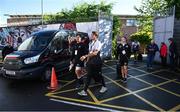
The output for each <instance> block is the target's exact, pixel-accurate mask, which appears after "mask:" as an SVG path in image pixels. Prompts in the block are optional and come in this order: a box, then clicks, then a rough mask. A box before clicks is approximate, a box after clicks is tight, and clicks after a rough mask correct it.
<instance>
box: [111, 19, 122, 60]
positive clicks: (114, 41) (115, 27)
mask: <svg viewBox="0 0 180 112" xmlns="http://www.w3.org/2000/svg"><path fill="white" fill-rule="evenodd" d="M121 26H122V24H121V21H120V19H119V17H118V16H114V17H113V36H112V57H113V58H115V59H117V50H116V48H117V37H118V36H120V33H121V32H120V28H121Z"/></svg>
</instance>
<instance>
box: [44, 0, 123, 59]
mask: <svg viewBox="0 0 180 112" xmlns="http://www.w3.org/2000/svg"><path fill="white" fill-rule="evenodd" d="M112 7H113V3H109V4H106V3H105V1H101V2H100V4H95V2H94V3H92V4H88V3H86V2H83V3H80V4H78V5H76V6H74V7H73V8H72V10H67V9H63V10H61V12H58V13H57V14H55V15H51V14H47V15H45V16H44V19H45V21H46V23H56V22H66V21H71V22H91V21H98V13H99V11H102V12H106V13H107V14H110V13H111V10H112ZM120 27H121V24H120V20H119V17H118V16H114V19H113V42H112V54H113V57H115V54H116V46H117V45H116V44H117V42H116V37H117V35H119V34H120Z"/></svg>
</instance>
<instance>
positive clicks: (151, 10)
mask: <svg viewBox="0 0 180 112" xmlns="http://www.w3.org/2000/svg"><path fill="white" fill-rule="evenodd" d="M135 10H136V11H137V12H138V13H139V17H138V21H139V28H140V31H143V32H147V33H150V32H151V33H152V25H153V17H154V16H155V15H164V14H165V13H166V11H167V2H166V1H165V0H143V1H142V4H141V6H140V7H139V8H137V7H135Z"/></svg>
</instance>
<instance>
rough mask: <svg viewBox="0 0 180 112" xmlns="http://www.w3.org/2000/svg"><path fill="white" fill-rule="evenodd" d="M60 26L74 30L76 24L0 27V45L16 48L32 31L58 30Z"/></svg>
mask: <svg viewBox="0 0 180 112" xmlns="http://www.w3.org/2000/svg"><path fill="white" fill-rule="evenodd" d="M60 28H63V29H72V30H76V24H75V23H63V24H48V25H43V27H42V26H41V25H31V26H17V27H15V26H12V27H2V28H1V27H0V46H5V45H8V44H9V45H11V46H13V47H14V48H17V47H18V46H19V45H20V44H21V43H22V42H23V41H24V40H26V39H27V38H29V37H30V35H31V34H32V33H35V32H38V31H41V30H58V29H60Z"/></svg>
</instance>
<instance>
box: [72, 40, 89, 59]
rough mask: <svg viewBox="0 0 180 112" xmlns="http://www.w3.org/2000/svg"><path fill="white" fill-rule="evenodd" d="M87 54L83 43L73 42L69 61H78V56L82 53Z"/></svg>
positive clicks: (82, 54)
mask: <svg viewBox="0 0 180 112" xmlns="http://www.w3.org/2000/svg"><path fill="white" fill-rule="evenodd" d="M86 54H88V50H87V47H86V46H85V45H84V43H75V44H74V46H73V48H72V58H71V61H75V62H77V61H79V60H80V58H81V57H82V56H84V55H86Z"/></svg>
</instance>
